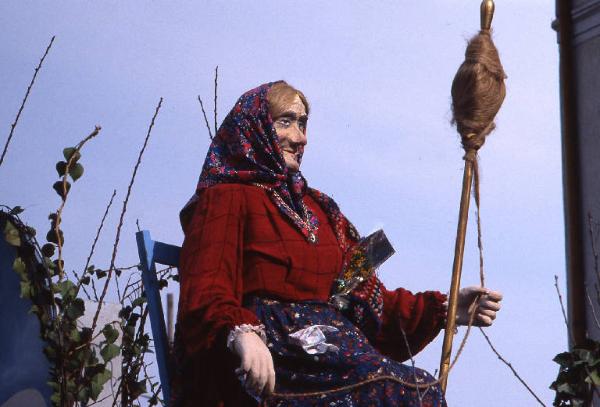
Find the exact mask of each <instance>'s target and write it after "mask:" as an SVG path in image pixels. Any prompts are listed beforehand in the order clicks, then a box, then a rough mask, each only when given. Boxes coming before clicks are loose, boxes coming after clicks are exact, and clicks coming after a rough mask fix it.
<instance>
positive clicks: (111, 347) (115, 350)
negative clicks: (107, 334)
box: [100, 343, 121, 362]
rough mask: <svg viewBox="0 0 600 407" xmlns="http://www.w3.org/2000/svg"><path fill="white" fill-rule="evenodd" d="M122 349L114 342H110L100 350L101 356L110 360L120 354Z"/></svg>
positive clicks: (105, 359) (105, 360) (106, 360)
mask: <svg viewBox="0 0 600 407" xmlns="http://www.w3.org/2000/svg"><path fill="white" fill-rule="evenodd" d="M120 352H121V350H120V349H119V347H118V346H117V345H115V344H114V343H109V344H107V345H106V346H105V347H103V348H102V349H101V350H100V356H102V359H104V362H108V361H109V360H111V359H112V358H114V357H115V356H118V355H119V353H120Z"/></svg>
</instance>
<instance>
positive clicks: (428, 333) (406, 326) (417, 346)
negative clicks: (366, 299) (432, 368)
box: [375, 288, 446, 362]
mask: <svg viewBox="0 0 600 407" xmlns="http://www.w3.org/2000/svg"><path fill="white" fill-rule="evenodd" d="M382 295H383V318H382V325H381V329H380V330H379V333H378V335H377V337H376V340H375V347H376V348H377V349H379V351H380V352H381V353H383V354H385V355H387V356H389V357H391V358H392V359H394V360H397V361H400V362H401V361H404V360H407V359H409V358H410V355H411V354H412V355H413V356H414V355H416V354H417V353H418V352H420V351H421V350H422V349H423V348H424V347H425V346H427V344H429V342H431V341H432V340H433V339H434V338H435V337H436V336H437V334H438V333H439V332H440V330H441V329H442V328H443V327H444V321H445V319H446V309H445V307H444V305H443V303H444V301H446V296H445V295H444V294H442V293H440V292H438V291H425V292H422V293H417V294H413V293H411V292H410V291H408V290H405V289H404V288H398V289H396V290H394V291H389V290H386V289H385V288H384V289H383V291H382ZM402 330H404V332H405V333H406V337H407V340H408V345H409V347H410V354H409V352H408V350H407V348H406V341H405V340H404V337H403V335H402Z"/></svg>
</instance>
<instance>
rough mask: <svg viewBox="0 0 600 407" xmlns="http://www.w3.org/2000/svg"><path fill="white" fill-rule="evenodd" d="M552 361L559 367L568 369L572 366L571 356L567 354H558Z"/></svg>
mask: <svg viewBox="0 0 600 407" xmlns="http://www.w3.org/2000/svg"><path fill="white" fill-rule="evenodd" d="M552 360H553V361H554V362H556V363H558V364H559V365H560V366H561V367H569V366H572V365H573V355H571V353H569V352H563V353H559V354H558V355H556V356H555V357H554V359H552Z"/></svg>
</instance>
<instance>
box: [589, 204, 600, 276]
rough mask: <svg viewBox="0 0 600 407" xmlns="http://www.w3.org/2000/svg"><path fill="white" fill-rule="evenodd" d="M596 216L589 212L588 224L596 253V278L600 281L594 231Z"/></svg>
mask: <svg viewBox="0 0 600 407" xmlns="http://www.w3.org/2000/svg"><path fill="white" fill-rule="evenodd" d="M594 223H595V222H594V218H593V217H592V214H591V213H589V212H588V225H589V231H590V240H591V243H592V254H593V255H594V271H595V272H596V280H597V281H599V282H600V268H599V267H598V247H597V246H596V235H597V233H594Z"/></svg>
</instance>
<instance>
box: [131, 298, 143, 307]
mask: <svg viewBox="0 0 600 407" xmlns="http://www.w3.org/2000/svg"><path fill="white" fill-rule="evenodd" d="M145 302H146V297H138V298H136V299H135V300H133V302H132V303H131V306H132V307H133V308H135V307H137V306H140V305H142V304H143V303H145Z"/></svg>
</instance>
